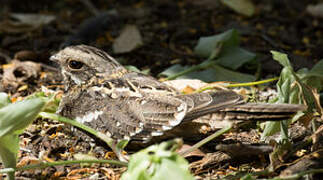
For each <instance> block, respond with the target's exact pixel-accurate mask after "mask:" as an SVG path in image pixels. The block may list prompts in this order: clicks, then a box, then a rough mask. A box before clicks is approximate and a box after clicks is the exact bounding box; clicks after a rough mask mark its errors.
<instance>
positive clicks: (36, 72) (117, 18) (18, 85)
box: [0, 0, 323, 179]
mask: <svg viewBox="0 0 323 180" xmlns="http://www.w3.org/2000/svg"><path fill="white" fill-rule="evenodd" d="M81 2H82V1H79V0H64V1H51V0H34V1H19V0H10V1H9V0H5V1H4V2H3V3H2V6H1V7H0V13H1V14H2V15H1V17H0V65H1V67H0V77H1V79H2V81H1V85H0V91H4V92H6V93H8V94H10V96H11V99H12V100H13V101H16V100H20V99H22V98H23V97H26V96H28V95H30V94H32V93H34V92H37V91H41V89H42V87H46V88H48V89H51V90H55V91H56V90H62V89H63V88H62V77H61V76H60V74H59V69H58V67H57V66H55V64H53V63H52V62H50V61H49V57H50V55H51V54H53V53H55V52H57V51H58V50H59V49H60V48H62V47H65V46H68V45H73V44H88V45H93V46H96V47H99V48H101V49H103V50H105V51H106V52H108V53H109V54H110V55H111V56H113V57H115V58H117V59H118V60H119V62H121V63H122V64H124V65H132V66H135V67H137V68H138V69H140V70H142V71H145V72H148V73H149V74H150V75H152V76H155V77H157V75H158V74H159V73H161V72H162V71H164V70H165V69H167V68H168V67H170V66H172V65H174V64H181V65H196V64H199V63H201V62H202V61H203V60H204V59H202V58H200V57H198V56H196V55H194V47H195V46H196V44H197V42H198V40H199V38H200V37H203V36H211V35H215V34H219V33H222V32H224V31H226V30H229V29H236V30H237V31H238V32H239V34H240V37H241V38H240V41H241V42H240V46H241V47H243V48H244V49H247V50H248V51H251V52H253V53H256V54H257V59H258V61H259V62H260V63H259V65H260V68H258V69H257V68H249V67H248V66H242V67H240V68H239V69H237V71H239V72H241V73H248V74H251V75H255V74H257V78H258V79H266V78H268V77H275V76H279V74H280V71H281V69H282V68H281V66H280V65H279V63H277V62H276V61H274V60H272V55H271V54H270V50H276V51H280V52H284V53H286V54H288V56H289V59H290V60H291V64H292V65H293V66H294V68H295V70H298V69H301V68H309V69H310V68H312V67H313V66H314V64H316V63H317V62H318V61H319V60H320V59H321V58H322V57H323V51H322V46H323V24H322V23H320V21H321V19H319V18H317V17H313V16H311V15H310V14H309V13H308V12H307V8H306V7H307V6H308V5H309V3H308V2H307V1H292V0H285V1H279V0H274V1H271V0H266V1H259V2H255V4H254V5H255V14H254V15H252V16H251V17H246V16H243V15H241V14H238V13H236V12H234V11H233V10H231V9H230V8H228V7H226V6H225V5H223V4H221V3H220V2H218V1H214V2H213V1H212V0H203V1H194V0H183V1H171V0H165V1H148V0H141V1H120V0H119V1H118V0H99V1H95V3H94V1H93V3H94V4H93V5H94V6H95V8H94V9H93V8H91V7H90V6H87V5H86V4H84V3H81ZM312 3H313V4H315V3H318V1H313V2H312ZM18 13H20V14H22V15H23V16H22V17H21V16H19V14H18ZM27 14H35V15H37V16H38V17H42V18H43V20H42V22H37V21H35V20H33V19H28V18H27V16H24V15H27ZM95 16H97V18H94V19H93V17H95ZM17 17H18V18H17ZM89 18H92V20H90V21H91V23H90V25H89V24H88V25H87V26H86V27H85V28H84V25H83V26H82V25H80V24H82V23H84V21H87V20H89ZM17 19H18V20H17ZM128 25H132V27H135V29H136V30H138V31H139V32H140V39H141V40H140V43H139V44H140V46H138V47H136V48H133V47H123V46H122V45H121V47H116V46H118V45H116V39H118V38H119V36H120V34H122V31H123V30H124V29H125V27H126V26H128ZM119 46H120V45H119ZM125 49H126V50H125ZM127 49H128V50H127ZM28 61H31V62H32V64H28V63H27V64H26V63H25V62H28ZM12 64H14V65H12ZM26 67H27V68H26ZM8 69H9V70H8ZM259 69H260V70H259ZM4 78H9V80H8V79H7V80H5V81H4ZM158 78H159V77H158ZM270 87H273V86H272V85H271V86H270ZM63 126H64V125H63V124H61V123H57V122H53V121H51V120H41V119H37V120H36V121H35V122H34V123H33V124H32V125H31V126H30V127H28V128H27V130H26V132H25V133H23V134H22V135H21V136H20V138H21V147H22V149H21V150H20V153H19V160H18V164H19V165H20V166H22V165H26V164H30V163H35V162H39V160H40V159H42V160H45V161H49V162H51V161H58V160H68V159H71V158H72V155H73V154H77V153H84V154H91V155H93V156H95V157H96V158H99V159H102V158H105V159H114V158H115V156H114V155H113V153H111V150H109V149H106V148H103V147H101V146H97V147H95V148H93V147H92V146H91V145H89V143H87V142H86V141H82V139H79V138H77V137H75V136H73V135H72V134H69V133H68V132H66V131H65V130H64V127H63ZM254 126H255V124H253V127H254ZM291 132H292V133H296V134H295V135H293V136H292V137H293V141H294V143H295V144H297V143H298V142H299V143H302V142H304V141H305V140H304V139H306V137H308V136H309V135H311V134H312V133H311V132H310V130H309V129H308V128H305V127H303V126H302V125H300V124H298V123H296V124H295V125H294V126H293V127H291ZM259 138H260V132H258V130H257V129H255V128H251V129H248V128H245V129H240V130H236V131H233V132H230V133H228V134H226V135H225V136H223V137H222V138H221V139H219V140H216V142H215V143H212V144H209V145H208V146H207V147H206V148H205V151H201V152H198V153H196V154H193V155H191V156H190V157H187V159H188V160H189V162H190V166H191V172H192V173H193V174H194V175H195V176H196V178H197V179H198V178H201V179H203V178H220V177H223V176H224V175H227V174H229V173H233V172H238V171H239V172H240V171H244V172H255V171H261V170H264V169H266V167H268V166H269V164H270V160H269V157H268V154H269V153H270V152H267V153H265V154H257V155H254V154H251V155H250V156H247V155H245V154H244V155H242V157H241V155H240V156H239V157H234V156H228V155H227V154H225V153H221V152H220V151H216V153H218V154H214V152H211V151H212V149H213V150H214V151H215V147H214V146H215V144H216V143H219V142H221V143H224V144H237V143H243V144H254V143H259ZM184 143H185V140H184ZM298 152H299V153H300V152H302V153H303V154H302V155H300V154H296V153H295V154H292V155H290V156H289V158H288V159H284V160H283V161H284V163H282V165H281V167H279V168H277V169H276V170H275V174H265V175H264V176H263V177H265V178H270V177H274V176H277V175H279V174H282V173H285V174H286V173H291V172H292V173H293V172H294V171H293V170H290V169H288V172H287V170H286V169H287V168H288V165H287V164H288V163H291V164H295V163H296V161H297V160H300V159H301V158H304V157H305V156H306V155H309V154H311V152H312V151H311V146H310V145H307V146H304V147H303V148H301V149H300V150H299V151H298ZM128 153H130V152H128ZM212 153H213V154H212ZM321 154H322V153H321ZM322 155H323V154H322ZM322 155H320V156H322ZM321 158H322V157H321ZM307 162H308V163H310V162H311V163H312V162H313V161H312V160H308V161H307ZM298 166H300V165H298ZM313 166H321V167H322V164H319V165H317V164H315V163H314V165H313ZM0 167H1V165H0ZM125 170H126V168H120V167H115V166H111V165H91V166H83V165H70V166H55V167H49V168H46V169H37V170H29V171H21V172H17V173H16V177H17V179H34V178H37V179H47V178H52V179H59V178H62V179H63V178H70V179H80V178H84V179H86V178H88V177H90V176H91V175H93V174H95V173H98V174H99V175H98V177H99V178H102V179H105V178H106V179H119V178H120V176H121V173H122V172H124V171H125ZM298 170H299V169H298ZM2 177H3V176H0V179H1V178H2Z"/></svg>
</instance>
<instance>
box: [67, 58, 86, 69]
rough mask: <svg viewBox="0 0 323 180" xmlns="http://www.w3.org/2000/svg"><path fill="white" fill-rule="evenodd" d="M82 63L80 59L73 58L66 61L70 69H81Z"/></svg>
mask: <svg viewBox="0 0 323 180" xmlns="http://www.w3.org/2000/svg"><path fill="white" fill-rule="evenodd" d="M83 65H84V63H82V62H80V61H75V60H71V61H69V62H68V67H69V68H71V69H81V68H82V67H83Z"/></svg>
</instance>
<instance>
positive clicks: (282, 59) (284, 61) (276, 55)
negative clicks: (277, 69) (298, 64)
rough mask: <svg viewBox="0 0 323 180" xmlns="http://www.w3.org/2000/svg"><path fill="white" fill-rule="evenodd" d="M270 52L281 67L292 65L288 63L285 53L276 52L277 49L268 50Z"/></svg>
mask: <svg viewBox="0 0 323 180" xmlns="http://www.w3.org/2000/svg"><path fill="white" fill-rule="evenodd" d="M270 52H271V54H272V55H273V59H274V60H276V61H278V62H279V63H280V64H281V65H282V66H283V67H288V68H291V67H292V66H291V65H290V62H289V59H288V57H287V54H284V53H281V52H278V51H270Z"/></svg>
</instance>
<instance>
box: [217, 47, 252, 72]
mask: <svg viewBox="0 0 323 180" xmlns="http://www.w3.org/2000/svg"><path fill="white" fill-rule="evenodd" d="M255 59H256V54H254V53H252V52H250V51H247V50H245V49H242V48H240V47H238V46H236V47H231V48H225V49H223V51H222V52H221V53H220V55H219V58H218V59H217V60H216V62H217V63H218V64H220V65H222V66H224V67H226V68H229V69H233V70H236V69H238V68H239V67H241V66H242V65H243V64H245V63H247V62H249V61H252V60H255Z"/></svg>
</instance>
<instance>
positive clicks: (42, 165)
mask: <svg viewBox="0 0 323 180" xmlns="http://www.w3.org/2000/svg"><path fill="white" fill-rule="evenodd" d="M81 163H88V164H93V163H97V164H99V163H105V164H112V165H117V166H127V165H128V164H127V163H125V162H121V161H115V160H72V161H56V162H42V163H39V164H32V165H27V166H23V167H18V168H4V169H0V174H1V173H9V172H15V171H25V170H29V169H44V168H47V167H52V166H62V165H70V164H81Z"/></svg>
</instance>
